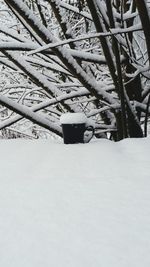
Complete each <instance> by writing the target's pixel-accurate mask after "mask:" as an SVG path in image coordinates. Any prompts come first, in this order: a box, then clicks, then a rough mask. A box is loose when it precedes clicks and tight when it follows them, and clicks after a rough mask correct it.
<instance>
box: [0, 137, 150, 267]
mask: <svg viewBox="0 0 150 267" xmlns="http://www.w3.org/2000/svg"><path fill="white" fill-rule="evenodd" d="M0 147H1V153H0V170H1V172H0V266H1V267H50V266H52V267H149V266H150V165H149V162H150V139H149V138H147V139H144V138H143V139H130V140H123V141H121V142H118V143H113V142H111V141H107V140H100V141H93V142H91V143H89V144H77V145H64V144H62V143H51V142H50V141H44V140H42V141H41V140H37V141H25V140H19V139H18V140H7V141H4V140H2V141H1V142H0Z"/></svg>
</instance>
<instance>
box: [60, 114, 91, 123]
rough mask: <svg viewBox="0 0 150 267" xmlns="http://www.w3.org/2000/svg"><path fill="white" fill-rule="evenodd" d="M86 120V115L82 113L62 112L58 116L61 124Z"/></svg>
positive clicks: (84, 121)
mask: <svg viewBox="0 0 150 267" xmlns="http://www.w3.org/2000/svg"><path fill="white" fill-rule="evenodd" d="M86 122H87V117H86V116H85V114H84V113H80V112H78V113H70V112H68V113H64V114H63V115H61V117H60V123H61V124H72V123H79V124H81V123H86Z"/></svg>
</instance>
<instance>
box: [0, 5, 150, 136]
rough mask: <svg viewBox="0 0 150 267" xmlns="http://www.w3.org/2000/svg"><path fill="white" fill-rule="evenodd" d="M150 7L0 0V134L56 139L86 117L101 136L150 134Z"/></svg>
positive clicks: (97, 134)
mask: <svg viewBox="0 0 150 267" xmlns="http://www.w3.org/2000/svg"><path fill="white" fill-rule="evenodd" d="M149 7H150V3H149V1H146V0H128V1H127V0H124V1H123V0H112V1H110V0H105V1H104V0H0V136H1V138H16V137H23V138H31V139H36V138H57V137H59V136H62V129H61V126H60V116H61V115H62V114H63V113H66V112H83V113H85V114H86V116H87V117H88V118H91V119H92V123H94V126H95V136H96V137H97V138H100V137H107V138H110V139H112V140H115V141H117V140H121V139H123V138H125V137H143V136H146V135H147V128H148V127H147V126H148V115H149V112H150V108H149V102H150V97H149V92H150V72H149V61H150V37H149V36H150V17H149Z"/></svg>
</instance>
